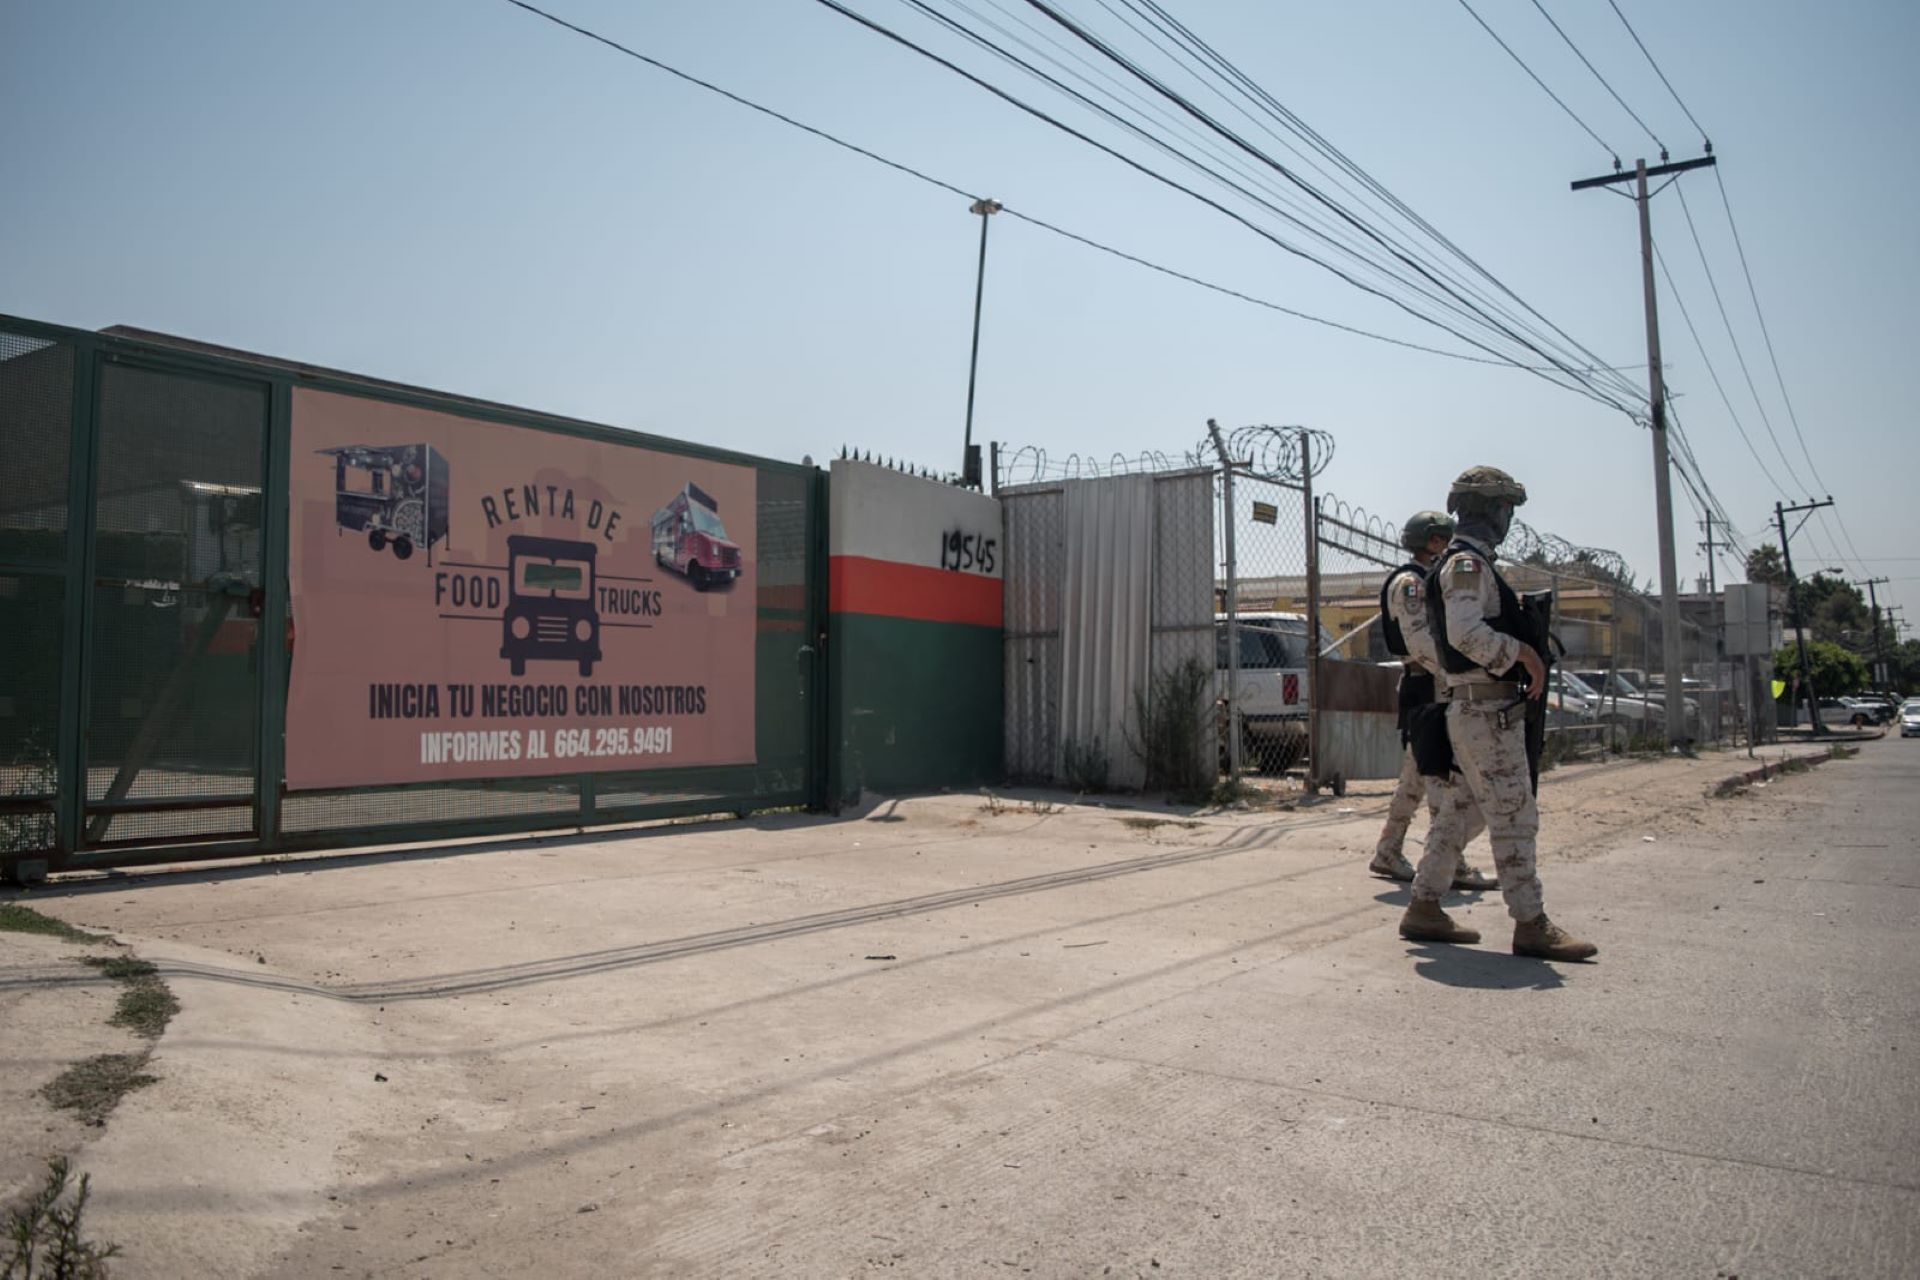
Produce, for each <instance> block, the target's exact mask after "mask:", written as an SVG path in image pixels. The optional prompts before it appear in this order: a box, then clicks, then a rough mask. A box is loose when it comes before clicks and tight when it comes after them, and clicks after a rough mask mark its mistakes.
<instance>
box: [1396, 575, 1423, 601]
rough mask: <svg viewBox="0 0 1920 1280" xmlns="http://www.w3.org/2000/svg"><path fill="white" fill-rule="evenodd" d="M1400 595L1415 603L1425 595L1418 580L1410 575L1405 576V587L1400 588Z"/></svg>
mask: <svg viewBox="0 0 1920 1280" xmlns="http://www.w3.org/2000/svg"><path fill="white" fill-rule="evenodd" d="M1400 594H1401V595H1403V596H1405V597H1406V598H1407V599H1409V600H1416V601H1417V600H1419V599H1420V598H1421V597H1422V596H1423V595H1425V594H1426V591H1425V589H1424V588H1423V587H1422V586H1421V585H1420V579H1419V578H1417V577H1415V576H1414V575H1413V574H1411V573H1410V574H1408V575H1407V585H1406V586H1404V587H1402V588H1400Z"/></svg>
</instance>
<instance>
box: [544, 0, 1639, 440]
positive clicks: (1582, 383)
mask: <svg viewBox="0 0 1920 1280" xmlns="http://www.w3.org/2000/svg"><path fill="white" fill-rule="evenodd" d="M514 2H516V3H520V2H522V0H514ZM1033 2H1034V0H1029V3H1033ZM817 3H819V4H820V5H821V6H822V7H824V8H827V9H830V10H832V11H833V12H835V13H838V14H840V15H841V16H842V17H845V18H847V19H849V20H850V21H852V22H855V23H857V24H858V25H860V26H862V27H865V28H867V29H868V30H870V31H872V32H873V33H874V34H876V35H879V36H881V37H882V38H884V39H886V40H889V41H891V42H893V43H895V44H898V45H900V46H901V47H903V48H906V49H908V50H911V51H912V52H914V53H917V54H919V55H920V56H921V57H923V58H925V59H927V60H928V61H930V62H933V63H934V64H936V65H938V66H941V67H944V68H945V69H947V70H948V71H951V72H952V73H954V74H955V75H957V76H959V77H961V78H962V79H964V80H967V81H968V82H970V83H972V84H974V85H976V86H978V87H979V88H982V89H984V90H986V91H987V92H988V93H990V94H992V95H993V96H994V97H997V98H999V99H1001V100H1002V101H1003V102H1006V103H1007V104H1008V105H1010V106H1013V107H1015V108H1016V109H1017V110H1020V111H1022V112H1024V113H1026V114H1027V115H1030V116H1032V117H1034V118H1035V119H1037V120H1040V121H1042V122H1043V123H1046V124H1048V125H1050V126H1052V127H1053V128H1055V129H1058V130H1059V131H1061V132H1063V133H1065V134H1067V135H1068V136H1070V137H1073V138H1075V139H1076V140H1078V141H1080V142H1083V143H1085V144H1086V145H1088V146H1091V147H1093V148H1094V149H1095V150H1097V151H1100V152H1102V153H1103V154H1105V155H1107V156H1109V157H1111V158H1113V159H1115V160H1118V161H1120V162H1121V163H1122V164H1124V165H1126V166H1127V167H1128V168H1131V169H1133V170H1135V171H1136V172H1139V173H1140V174H1142V175H1144V176H1146V177H1149V178H1151V179H1153V180H1154V181H1156V182H1159V183H1161V184H1163V185H1165V186H1167V187H1170V188H1172V189H1174V190H1176V191H1180V192H1183V193H1184V194H1186V195H1188V196H1190V197H1191V198H1193V199H1195V200H1197V201H1199V202H1200V203H1202V204H1205V205H1207V206H1208V207H1209V208H1212V209H1214V210H1215V211H1216V212H1219V213H1221V214H1224V215H1225V216H1227V217H1229V218H1231V219H1233V220H1234V221H1235V222H1238V223H1240V224H1241V225H1242V226H1244V227H1246V228H1247V229H1248V230H1249V231H1252V232H1253V233H1254V234H1256V235H1258V236H1260V237H1261V238H1262V239H1264V240H1267V241H1269V242H1270V243H1272V244H1274V245H1276V246H1277V247H1279V248H1281V249H1283V250H1284V251H1286V252H1287V253H1289V254H1292V255H1294V256H1296V257H1299V258H1301V259H1303V260H1305V261H1308V262H1312V263H1314V265H1316V266H1319V267H1320V268H1322V269H1323V270H1325V271H1328V272H1329V273H1331V274H1333V275H1334V276H1336V277H1337V278H1339V279H1341V280H1343V281H1345V282H1346V283H1348V284H1350V285H1352V286H1353V287H1355V288H1358V289H1360V290H1362V291H1364V292H1367V293H1370V294H1372V295H1374V296H1375V297H1378V298H1381V299H1383V300H1384V301H1387V302H1390V303H1392V304H1393V305H1394V306H1397V307H1399V308H1400V309H1401V310H1403V311H1405V312H1406V313H1407V314H1409V315H1412V316H1414V317H1416V318H1417V319H1420V320H1423V321H1425V322H1427V323H1429V324H1432V325H1434V326H1436V327H1438V328H1441V329H1444V330H1445V331H1447V332H1448V333H1451V334H1452V335H1453V336H1454V337H1456V338H1458V339H1459V340H1460V341H1462V342H1465V343H1466V344H1467V345H1469V346H1472V347H1476V348H1478V349H1479V350H1482V351H1484V352H1486V353H1487V354H1488V355H1491V356H1495V357H1497V358H1501V359H1503V360H1504V361H1505V362H1507V363H1509V364H1512V365H1513V366H1515V367H1517V368H1522V369H1528V368H1529V366H1528V365H1526V364H1525V363H1524V362H1522V361H1518V360H1514V359H1512V358H1511V357H1510V356H1507V355H1505V354H1504V353H1502V352H1501V351H1499V350H1498V349H1497V348H1495V347H1493V346H1491V345H1489V344H1488V343H1487V342H1485V341H1482V340H1481V339H1479V338H1476V337H1474V336H1472V335H1470V334H1467V333H1464V332H1462V331H1461V330H1460V329H1458V328H1456V327H1454V326H1453V325H1450V324H1448V323H1446V322H1445V321H1443V320H1440V319H1437V318H1435V317H1433V316H1430V315H1427V314H1425V313H1423V312H1421V311H1420V310H1418V309H1417V308H1416V307H1414V306H1412V305H1410V304H1409V303H1407V302H1406V301H1405V300H1404V299H1402V298H1398V297H1395V296H1393V295H1391V294H1388V293H1386V292H1385V291H1383V290H1380V289H1377V288H1374V287H1372V286H1370V285H1367V284H1365V283H1364V282H1362V281H1359V280H1357V279H1355V278H1354V277H1353V276H1352V274H1351V273H1349V272H1346V271H1343V270H1342V269H1341V268H1339V267H1337V266H1334V265H1333V264H1331V263H1328V262H1327V261H1325V260H1324V259H1321V258H1319V257H1317V256H1315V255H1314V254H1313V253H1311V252H1309V251H1307V250H1304V249H1302V248H1300V247H1299V246H1297V245H1294V244H1292V243H1290V242H1288V241H1287V240H1285V239H1283V238H1281V237H1280V236H1278V235H1276V234H1275V233H1273V232H1272V231H1269V230H1267V229H1266V228H1264V227H1261V226H1259V225H1258V224H1256V223H1255V222H1253V221H1252V220H1251V219H1249V218H1248V217H1246V216H1245V215H1243V214H1241V213H1239V212H1237V211H1235V210H1233V209H1230V208H1228V207H1227V206H1226V205H1223V204H1221V203H1220V202H1219V201H1218V200H1215V199H1213V198H1212V197H1210V196H1207V195H1205V194H1203V193H1201V192H1198V191H1195V190H1193V189H1192V188H1191V187H1187V186H1185V185H1183V184H1181V183H1179V182H1177V181H1175V180H1174V179H1172V178H1169V177H1167V176H1166V175H1165V174H1162V173H1160V172H1158V171H1156V170H1154V169H1152V168H1151V167H1149V166H1147V165H1146V164H1144V163H1142V162H1141V161H1139V160H1136V159H1134V158H1133V157H1131V156H1128V155H1126V154H1125V153H1124V152H1121V151H1118V150H1116V149H1115V148H1113V147H1111V146H1109V145H1107V144H1105V143H1103V142H1100V141H1098V140H1097V139H1094V138H1092V137H1090V136H1089V135H1088V134H1086V133H1085V132H1084V131H1082V130H1079V129H1076V128H1074V127H1073V126H1072V125H1069V124H1067V123H1066V122H1065V121H1062V120H1060V119H1058V118H1056V117H1054V116H1051V115H1049V114H1048V113H1047V112H1045V111H1042V110H1041V109H1040V108H1038V107H1035V106H1033V105H1032V104H1030V103H1027V102H1025V101H1023V100H1021V99H1020V98H1018V97H1016V96H1015V95H1013V94H1012V93H1010V92H1008V91H1007V90H1005V89H1002V88H1000V87H999V86H997V85H994V84H992V83H990V82H989V81H987V80H985V79H984V78H982V77H981V76H978V75H975V74H974V73H973V72H970V71H968V70H966V69H965V68H963V67H961V66H959V65H958V64H957V63H955V62H953V61H952V60H950V59H948V58H945V57H942V56H941V55H940V54H938V53H935V52H934V51H933V50H931V49H928V48H927V47H925V46H924V45H921V44H918V43H916V42H915V41H913V40H910V39H908V38H907V37H906V36H903V35H901V34H900V33H899V32H897V31H894V30H892V29H891V28H889V27H887V26H885V25H884V24H882V23H880V22H878V21H876V20H874V19H872V18H870V17H867V16H866V15H865V14H862V13H859V12H857V11H855V10H853V9H850V8H848V7H847V6H846V5H844V4H842V3H840V2H839V0H817ZM1036 7H1041V8H1042V9H1043V10H1044V8H1045V6H1036ZM1096 47H1097V46H1096ZM1205 122H1207V121H1206V120H1205V119H1204V118H1203V123H1205ZM1229 140H1234V139H1231V138H1230V139H1229ZM1282 172H1283V173H1284V172H1285V171H1284V169H1282ZM1286 176H1289V177H1290V178H1291V177H1292V175H1291V174H1287V175H1286ZM1294 181H1296V182H1298V179H1297V178H1296V179H1294ZM1333 208H1334V211H1335V212H1336V213H1339V214H1345V211H1344V210H1340V209H1339V208H1338V207H1337V206H1333ZM1346 216H1349V217H1350V215H1346ZM1410 265H1413V264H1410ZM1417 269H1418V267H1417V265H1416V270H1417ZM1490 327H1494V328H1496V329H1497V331H1498V332H1499V333H1500V334H1501V335H1503V336H1506V337H1508V338H1509V339H1510V340H1513V341H1516V342H1518V343H1519V344H1520V345H1522V346H1525V347H1526V349H1528V350H1531V351H1533V352H1534V354H1536V355H1538V356H1539V357H1540V358H1541V359H1543V360H1545V361H1547V362H1548V363H1549V364H1551V365H1552V366H1554V368H1555V370H1556V371H1558V372H1559V373H1560V374H1561V375H1562V376H1561V377H1559V378H1556V377H1554V376H1553V375H1552V374H1550V373H1545V372H1542V371H1540V370H1538V369H1532V370H1530V371H1531V372H1534V373H1535V375H1536V376H1538V377H1542V378H1544V379H1546V380H1547V381H1549V382H1552V383H1554V385H1556V386H1561V387H1563V388H1565V389H1567V390H1572V391H1575V392H1577V393H1579V394H1582V395H1585V396H1587V397H1589V398H1590V399H1593V400H1595V401H1597V402H1599V403H1601V404H1605V405H1607V406H1608V407H1610V408H1613V409H1616V410H1619V411H1621V412H1626V413H1631V409H1630V408H1629V407H1628V406H1627V405H1626V404H1623V403H1621V402H1620V401H1618V400H1616V399H1613V398H1610V397H1609V396H1608V395H1606V394H1604V393H1603V392H1601V391H1600V390H1598V389H1596V388H1595V387H1593V386H1592V385H1591V383H1590V381H1589V380H1587V379H1586V378H1583V377H1582V376H1581V372H1582V371H1581V370H1580V369H1578V368H1575V367H1571V366H1568V365H1567V364H1565V363H1564V362H1563V361H1561V360H1559V359H1556V358H1555V357H1554V356H1553V355H1551V354H1549V353H1547V352H1545V351H1542V350H1540V349H1539V348H1538V347H1537V346H1535V345H1533V344H1531V343H1528V342H1526V341H1525V340H1524V339H1521V338H1519V337H1518V336H1517V335H1514V334H1512V333H1511V332H1510V331H1507V330H1505V329H1501V328H1499V327H1498V326H1490ZM1563 379H1564V380H1563Z"/></svg>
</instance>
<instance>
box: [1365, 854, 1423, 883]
mask: <svg viewBox="0 0 1920 1280" xmlns="http://www.w3.org/2000/svg"><path fill="white" fill-rule="evenodd" d="M1367 870H1369V871H1371V872H1373V874H1375V875H1377V876H1383V877H1385V878H1386V879H1388V880H1403V881H1411V880H1412V879H1413V864H1412V863H1411V862H1408V861H1407V855H1406V854H1404V853H1391V852H1389V851H1387V850H1385V849H1381V850H1378V851H1377V852H1375V853H1374V855H1373V861H1372V862H1369V863H1368V864H1367Z"/></svg>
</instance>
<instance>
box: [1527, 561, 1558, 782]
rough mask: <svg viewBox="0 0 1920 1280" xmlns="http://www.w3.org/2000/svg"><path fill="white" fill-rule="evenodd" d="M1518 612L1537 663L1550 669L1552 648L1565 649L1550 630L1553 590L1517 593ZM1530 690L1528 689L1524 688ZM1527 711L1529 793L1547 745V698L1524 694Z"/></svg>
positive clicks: (1551, 668)
mask: <svg viewBox="0 0 1920 1280" xmlns="http://www.w3.org/2000/svg"><path fill="white" fill-rule="evenodd" d="M1520 612H1521V614H1522V615H1523V616H1524V617H1525V618H1526V622H1527V626H1526V629H1527V632H1528V635H1527V642H1528V643H1529V644H1531V645H1532V646H1533V649H1534V652H1535V653H1538V654H1539V655H1540V663H1541V665H1542V666H1544V667H1545V668H1546V669H1547V674H1548V675H1549V676H1551V675H1552V673H1553V664H1554V660H1555V657H1556V655H1555V654H1554V650H1555V649H1558V650H1560V652H1561V653H1565V652H1566V646H1565V645H1563V644H1561V643H1560V640H1559V637H1557V636H1555V635H1554V634H1553V592H1551V591H1529V592H1527V594H1525V595H1523V596H1521V597H1520ZM1528 692H1532V690H1528ZM1526 715H1527V722H1526V726H1527V779H1528V781H1529V782H1530V783H1531V784H1532V787H1533V793H1534V794H1535V795H1539V794H1540V757H1541V756H1542V755H1543V754H1544V753H1545V752H1546V749H1547V698H1546V695H1545V694H1544V693H1542V694H1541V695H1540V696H1539V697H1538V698H1528V699H1527V702H1526Z"/></svg>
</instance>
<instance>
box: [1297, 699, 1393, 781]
mask: <svg viewBox="0 0 1920 1280" xmlns="http://www.w3.org/2000/svg"><path fill="white" fill-rule="evenodd" d="M1400 751H1401V747H1400V730H1399V727H1398V726H1397V725H1396V724H1395V723H1394V717H1393V716H1391V715H1382V714H1380V713H1379V712H1377V711H1323V712H1321V713H1320V753H1321V754H1322V755H1323V756H1325V757H1326V760H1325V762H1324V764H1323V765H1322V766H1321V767H1320V769H1319V770H1318V771H1317V772H1318V774H1319V776H1320V777H1321V778H1333V777H1336V776H1337V777H1340V778H1343V779H1345V780H1346V781H1348V782H1352V781H1353V780H1355V779H1357V778H1396V777H1399V776H1400Z"/></svg>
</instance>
